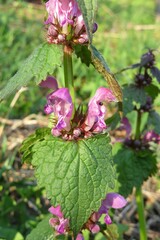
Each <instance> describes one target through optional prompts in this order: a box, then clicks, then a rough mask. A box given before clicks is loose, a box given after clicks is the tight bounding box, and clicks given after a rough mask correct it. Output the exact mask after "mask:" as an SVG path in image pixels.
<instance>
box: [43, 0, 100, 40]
mask: <svg viewBox="0 0 160 240" xmlns="http://www.w3.org/2000/svg"><path fill="white" fill-rule="evenodd" d="M46 9H47V12H48V18H47V20H46V21H45V24H47V25H49V26H48V42H49V43H55V44H65V43H66V42H68V41H69V42H74V43H81V44H83V43H87V42H88V36H87V33H86V28H85V24H84V20H83V16H82V13H81V11H80V9H79V7H78V4H77V2H76V0H65V1H63V0H49V1H48V2H47V3H46ZM96 30H97V24H94V25H93V32H95V31H96Z"/></svg>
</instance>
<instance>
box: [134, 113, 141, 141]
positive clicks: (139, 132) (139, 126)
mask: <svg viewBox="0 0 160 240" xmlns="http://www.w3.org/2000/svg"><path fill="white" fill-rule="evenodd" d="M140 135H141V112H140V111H137V125H136V133H135V138H136V139H139V138H140Z"/></svg>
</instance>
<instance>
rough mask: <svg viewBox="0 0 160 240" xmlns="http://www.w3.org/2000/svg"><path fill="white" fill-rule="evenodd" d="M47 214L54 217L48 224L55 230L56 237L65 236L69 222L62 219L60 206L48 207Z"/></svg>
mask: <svg viewBox="0 0 160 240" xmlns="http://www.w3.org/2000/svg"><path fill="white" fill-rule="evenodd" d="M49 212H50V213H52V214H53V215H54V216H55V218H51V219H50V220H49V224H50V225H51V226H52V227H53V228H54V229H55V231H56V235H60V234H65V233H66V232H67V231H68V229H69V220H68V219H66V218H64V216H63V213H62V212H61V207H60V205H58V206H57V207H53V206H52V207H50V208H49Z"/></svg>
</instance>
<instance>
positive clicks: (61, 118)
mask: <svg viewBox="0 0 160 240" xmlns="http://www.w3.org/2000/svg"><path fill="white" fill-rule="evenodd" d="M44 111H45V113H46V114H50V113H52V112H53V113H54V114H55V117H57V119H58V121H57V124H56V126H55V127H54V128H53V129H52V134H53V135H55V136H59V135H61V130H66V131H69V130H70V127H71V126H70V120H71V117H72V112H73V103H72V98H71V96H70V93H69V90H68V89H67V88H60V89H58V90H57V91H55V92H52V93H50V94H49V95H48V96H47V105H46V106H45V109H44Z"/></svg>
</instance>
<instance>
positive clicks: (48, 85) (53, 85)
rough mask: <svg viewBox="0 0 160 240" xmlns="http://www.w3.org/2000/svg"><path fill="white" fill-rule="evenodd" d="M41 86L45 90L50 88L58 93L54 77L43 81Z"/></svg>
mask: <svg viewBox="0 0 160 240" xmlns="http://www.w3.org/2000/svg"><path fill="white" fill-rule="evenodd" d="M39 86H40V87H43V88H50V89H52V90H54V91H56V90H57V89H58V84H57V80H56V79H55V78H54V77H52V76H48V77H47V78H46V79H45V80H43V81H42V82H41V83H40V84H39Z"/></svg>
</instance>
